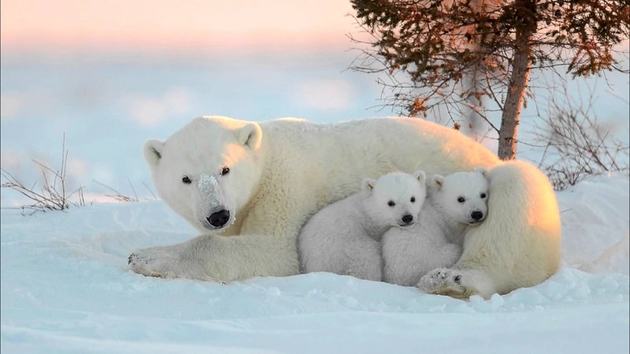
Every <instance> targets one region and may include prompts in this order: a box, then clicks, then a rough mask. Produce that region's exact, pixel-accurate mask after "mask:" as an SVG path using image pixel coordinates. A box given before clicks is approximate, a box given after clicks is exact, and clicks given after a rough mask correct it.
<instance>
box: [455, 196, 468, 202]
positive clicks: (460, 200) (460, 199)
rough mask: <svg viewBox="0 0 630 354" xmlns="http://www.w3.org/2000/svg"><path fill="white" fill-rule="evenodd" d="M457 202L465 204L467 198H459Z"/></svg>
mask: <svg viewBox="0 0 630 354" xmlns="http://www.w3.org/2000/svg"><path fill="white" fill-rule="evenodd" d="M457 201H458V202H460V203H463V202H465V201H466V198H464V197H459V198H457Z"/></svg>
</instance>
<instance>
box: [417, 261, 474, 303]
mask: <svg viewBox="0 0 630 354" xmlns="http://www.w3.org/2000/svg"><path fill="white" fill-rule="evenodd" d="M462 280H463V274H462V273H461V272H459V271H457V270H454V269H448V268H438V269H434V270H432V271H430V272H429V273H427V274H425V275H424V276H423V277H422V278H421V279H420V282H418V285H417V288H418V289H420V290H422V291H424V292H426V293H428V294H439V295H449V296H453V297H465V295H466V293H467V291H466V287H464V286H463V285H462Z"/></svg>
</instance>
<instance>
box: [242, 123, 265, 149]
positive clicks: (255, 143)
mask: <svg viewBox="0 0 630 354" xmlns="http://www.w3.org/2000/svg"><path fill="white" fill-rule="evenodd" d="M236 139H237V140H238V142H240V143H241V144H243V145H245V146H247V147H249V148H250V149H252V150H257V149H258V148H259V147H260V143H261V141H262V129H261V128H260V125H259V124H258V123H254V122H251V123H248V124H246V125H245V126H244V127H242V128H240V129H239V130H238V131H237V132H236Z"/></svg>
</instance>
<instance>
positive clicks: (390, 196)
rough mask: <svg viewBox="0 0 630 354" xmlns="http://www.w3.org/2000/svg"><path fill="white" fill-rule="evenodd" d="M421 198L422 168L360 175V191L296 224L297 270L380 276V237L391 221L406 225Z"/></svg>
mask: <svg viewBox="0 0 630 354" xmlns="http://www.w3.org/2000/svg"><path fill="white" fill-rule="evenodd" d="M425 198H426V182H425V174H424V172H422V171H417V172H415V173H414V174H407V173H402V172H392V173H389V174H386V175H384V176H382V177H380V178H379V179H378V180H376V181H375V180H372V179H365V180H363V183H362V188H361V191H360V192H358V193H356V194H353V195H351V196H350V197H348V198H346V199H342V200H340V201H338V202H336V203H333V204H331V205H329V206H327V207H325V208H323V209H322V210H320V211H319V212H318V213H317V214H315V215H314V216H313V217H312V218H311V219H310V220H309V221H308V222H307V223H306V224H305V225H304V227H303V228H302V230H301V232H300V235H299V239H298V249H299V252H300V261H301V266H302V270H303V271H304V272H305V273H309V272H332V273H337V274H344V275H352V276H355V277H357V278H362V279H367V280H381V279H382V265H383V262H382V256H381V242H380V241H381V238H382V236H383V234H384V233H385V231H387V229H389V228H390V227H392V226H395V227H410V226H412V225H413V224H414V223H415V221H416V219H417V216H418V213H419V212H420V209H421V207H422V204H423V203H424V200H425Z"/></svg>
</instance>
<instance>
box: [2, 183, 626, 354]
mask: <svg viewBox="0 0 630 354" xmlns="http://www.w3.org/2000/svg"><path fill="white" fill-rule="evenodd" d="M628 190H629V185H628V177H627V176H607V177H597V178H591V179H588V180H586V181H583V182H581V183H580V184H579V185H577V186H576V187H574V188H571V189H570V190H567V191H563V192H561V193H559V195H558V197H559V201H560V205H561V212H562V220H563V227H564V229H563V234H564V240H563V252H564V255H563V258H564V266H563V268H562V269H561V270H560V271H559V272H558V273H557V274H556V275H555V276H553V277H552V278H551V279H549V280H547V281H546V282H544V283H542V284H540V285H538V286H536V287H533V288H527V289H519V290H517V291H514V292H513V293H511V294H508V295H504V296H499V295H495V296H493V297H492V298H491V299H490V300H487V301H485V300H482V299H481V298H479V297H473V298H472V299H470V301H462V300H455V299H452V298H448V297H443V296H433V295H426V294H422V293H420V292H419V291H417V290H416V289H414V288H409V287H401V286H395V285H390V284H385V283H378V282H370V281H363V280H359V279H355V278H351V277H347V276H338V275H333V274H325V273H315V274H306V275H298V276H292V277H285V278H273V277H269V278H257V279H251V280H247V281H243V282H236V283H232V284H227V285H224V284H217V283H210V282H200V281H190V280H164V279H155V278H147V277H143V276H140V275H137V274H134V273H132V272H130V271H129V270H128V268H127V256H128V254H129V253H130V251H132V250H134V249H137V248H142V247H149V246H155V245H166V244H172V243H176V242H181V241H184V240H186V239H188V238H190V237H192V236H193V235H194V233H195V232H194V230H193V229H192V227H191V226H189V225H187V224H186V223H185V221H184V220H182V219H181V218H180V217H178V216H176V215H175V214H174V213H173V212H172V211H170V210H169V209H168V207H166V206H165V205H164V203H162V202H159V201H154V202H143V203H129V204H109V205H107V204H99V205H93V206H89V207H83V208H75V209H71V210H69V211H68V212H48V213H39V214H35V215H31V216H22V215H20V212H19V211H16V210H3V211H2V224H1V225H2V229H1V235H2V236H1V245H2V247H1V256H2V258H1V277H2V282H1V296H2V297H1V311H2V321H1V322H2V328H1V350H2V352H3V353H175V352H177V353H226V354H230V353H331V352H339V353H350V352H356V353H419V352H426V353H446V352H448V353H490V352H499V353H501V352H504V353H628V351H629V348H628V341H629V336H628V329H629V320H628V318H629V307H628V304H629V278H628V235H629V218H628V214H629V210H628V201H629V196H628Z"/></svg>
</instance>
